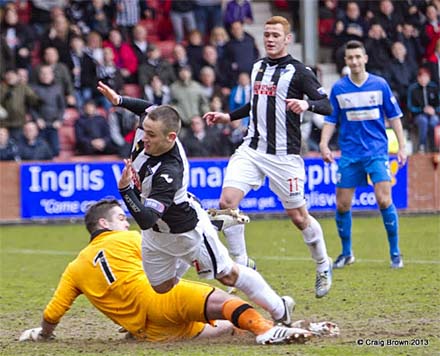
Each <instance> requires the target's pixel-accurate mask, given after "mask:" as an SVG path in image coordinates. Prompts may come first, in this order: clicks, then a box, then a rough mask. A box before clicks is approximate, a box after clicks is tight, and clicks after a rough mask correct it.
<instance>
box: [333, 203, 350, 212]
mask: <svg viewBox="0 0 440 356" xmlns="http://www.w3.org/2000/svg"><path fill="white" fill-rule="evenodd" d="M350 208H351V203H349V202H341V201H338V202H337V203H336V209H337V210H338V211H339V212H341V213H345V212H346V211H349V210H350Z"/></svg>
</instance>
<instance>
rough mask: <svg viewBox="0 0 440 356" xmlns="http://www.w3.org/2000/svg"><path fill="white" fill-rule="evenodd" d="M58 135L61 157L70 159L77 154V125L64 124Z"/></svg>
mask: <svg viewBox="0 0 440 356" xmlns="http://www.w3.org/2000/svg"><path fill="white" fill-rule="evenodd" d="M58 137H59V140H60V155H59V157H58V158H59V159H60V158H63V159H65V160H70V159H71V158H72V157H73V156H74V155H75V150H76V137H75V127H74V126H73V124H72V125H63V126H61V127H60V128H59V130H58Z"/></svg>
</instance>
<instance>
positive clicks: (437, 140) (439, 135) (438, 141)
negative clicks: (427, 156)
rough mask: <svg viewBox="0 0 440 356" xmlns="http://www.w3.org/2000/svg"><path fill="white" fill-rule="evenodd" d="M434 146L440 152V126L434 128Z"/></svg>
mask: <svg viewBox="0 0 440 356" xmlns="http://www.w3.org/2000/svg"><path fill="white" fill-rule="evenodd" d="M434 145H435V148H436V149H437V150H440V125H437V126H436V127H435V128H434Z"/></svg>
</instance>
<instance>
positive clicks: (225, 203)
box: [219, 197, 236, 209]
mask: <svg viewBox="0 0 440 356" xmlns="http://www.w3.org/2000/svg"><path fill="white" fill-rule="evenodd" d="M219 205H220V209H228V208H231V209H235V208H236V206H234V201H233V200H232V199H230V198H228V197H221V198H220V201H219Z"/></svg>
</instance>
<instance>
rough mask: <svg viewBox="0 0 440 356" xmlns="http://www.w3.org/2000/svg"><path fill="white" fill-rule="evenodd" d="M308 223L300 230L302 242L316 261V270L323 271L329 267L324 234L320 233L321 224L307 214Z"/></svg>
mask: <svg viewBox="0 0 440 356" xmlns="http://www.w3.org/2000/svg"><path fill="white" fill-rule="evenodd" d="M309 219H310V225H309V226H307V227H306V228H305V229H304V230H302V231H301V232H302V235H303V238H304V242H305V243H306V245H307V246H308V248H309V250H310V253H311V255H312V258H313V259H314V260H315V262H316V270H317V271H318V272H324V271H327V270H328V269H329V267H330V266H329V259H328V255H327V248H326V247H325V241H324V234H323V233H322V229H321V225H319V222H318V221H317V220H316V219H315V218H314V217H313V216H311V215H309Z"/></svg>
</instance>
